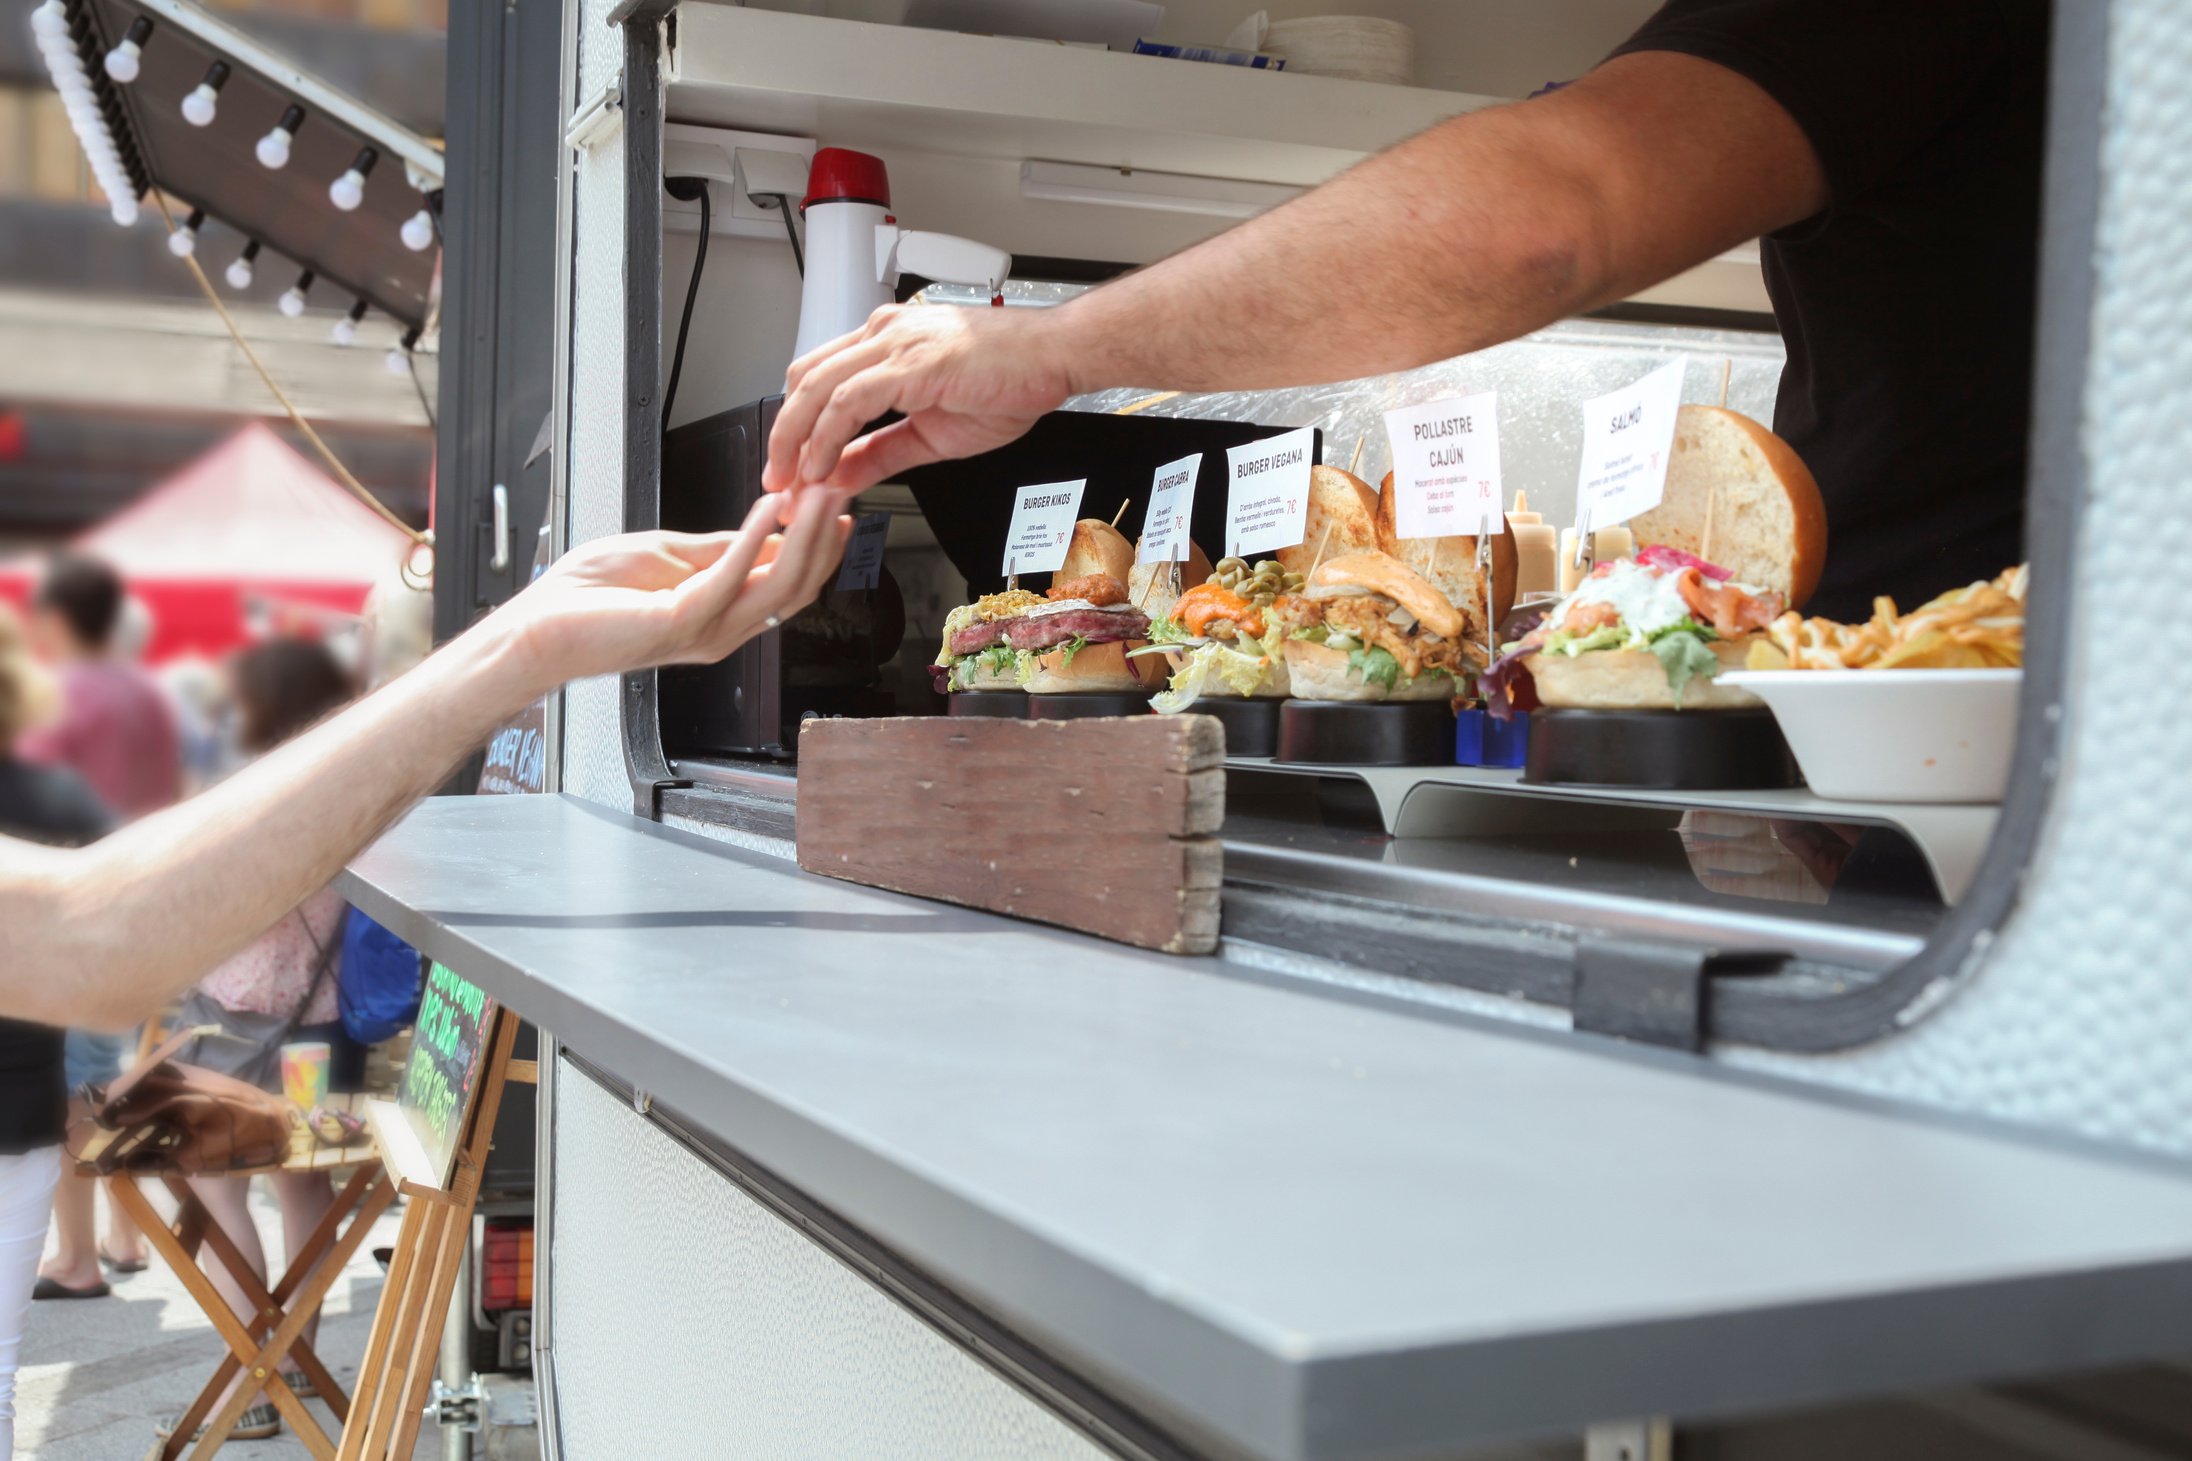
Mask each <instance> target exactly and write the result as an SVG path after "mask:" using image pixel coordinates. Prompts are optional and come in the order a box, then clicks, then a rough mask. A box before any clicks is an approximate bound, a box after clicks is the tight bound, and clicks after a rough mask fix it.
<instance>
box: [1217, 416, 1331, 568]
mask: <svg viewBox="0 0 2192 1461" xmlns="http://www.w3.org/2000/svg"><path fill="white" fill-rule="evenodd" d="M1316 449H1317V433H1316V431H1315V430H1314V428H1311V427H1307V426H1305V427H1303V428H1302V429H1301V430H1299V431H1289V432H1287V433H1286V434H1285V435H1284V436H1269V437H1265V438H1264V439H1263V440H1262V441H1252V442H1249V443H1248V444H1247V445H1245V446H1232V447H1227V448H1226V451H1225V468H1226V471H1225V482H1226V493H1225V524H1226V526H1225V551H1226V553H1227V554H1228V555H1229V556H1231V557H1234V558H1249V557H1253V556H1254V555H1256V554H1258V553H1275V552H1277V551H1278V550H1279V549H1281V548H1291V547H1293V546H1294V545H1295V544H1296V543H1299V542H1300V541H1301V540H1302V535H1303V533H1304V532H1305V531H1306V530H1307V529H1306V524H1307V523H1308V521H1309V469H1310V467H1311V466H1313V465H1314V463H1312V462H1311V461H1310V459H1309V458H1310V456H1311V454H1312V453H1314V452H1315V451H1316Z"/></svg>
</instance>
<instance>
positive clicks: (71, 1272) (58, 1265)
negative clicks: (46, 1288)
mask: <svg viewBox="0 0 2192 1461" xmlns="http://www.w3.org/2000/svg"><path fill="white" fill-rule="evenodd" d="M72 1089H73V1087H72ZM89 1111H90V1108H89V1107H88V1106H86V1105H85V1104H84V1103H83V1102H82V1101H77V1100H72V1101H70V1102H69V1106H68V1114H69V1125H70V1126H71V1127H73V1126H75V1125H76V1123H77V1122H78V1121H80V1120H83V1119H84V1118H85V1117H86V1116H87V1115H88V1113H89ZM98 1190H99V1183H98V1179H97V1178H94V1177H79V1176H77V1175H76V1173H75V1171H74V1170H67V1171H63V1172H62V1173H61V1177H60V1181H59V1182H58V1183H57V1184H56V1185H55V1187H54V1189H53V1237H54V1245H53V1256H52V1257H50V1258H48V1259H46V1260H45V1261H44V1262H43V1263H40V1264H39V1265H38V1276H39V1277H40V1278H50V1279H52V1280H53V1281H54V1282H55V1283H57V1284H59V1285H61V1287H63V1288H66V1289H76V1290H92V1289H97V1288H100V1287H101V1286H103V1285H104V1284H105V1283H106V1276H105V1275H104V1274H102V1273H101V1272H100V1271H99V1232H98ZM43 1243H44V1240H43V1239H40V1244H41V1246H43Z"/></svg>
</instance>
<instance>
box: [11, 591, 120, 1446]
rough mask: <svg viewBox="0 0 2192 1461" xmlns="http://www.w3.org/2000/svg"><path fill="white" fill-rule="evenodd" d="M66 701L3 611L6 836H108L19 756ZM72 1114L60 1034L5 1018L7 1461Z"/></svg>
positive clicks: (49, 777)
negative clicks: (27, 1327)
mask: <svg viewBox="0 0 2192 1461" xmlns="http://www.w3.org/2000/svg"><path fill="white" fill-rule="evenodd" d="M60 700H61V697H60V689H59V686H58V685H56V684H55V682H54V679H53V677H52V676H51V675H50V674H48V673H47V672H46V671H45V670H44V669H43V668H42V667H41V666H40V665H38V664H37V663H36V662H35V661H34V660H33V659H32V658H31V656H30V653H29V650H28V647H27V646H26V645H25V644H24V641H23V636H22V631H21V628H20V626H19V625H18V624H17V622H16V619H15V615H14V614H13V613H12V612H11V611H10V610H9V609H8V607H7V606H6V605H5V604H0V833H5V834H7V835H8V836H10V837H22V838H27V839H29V840H30V841H33V842H43V843H48V844H54V845H60V846H81V845H83V844H84V843H87V842H90V841H92V840H93V839H94V838H97V837H98V836H100V835H101V834H102V833H104V832H105V831H106V829H107V826H108V824H109V822H110V821H111V820H112V818H111V817H110V816H109V815H108V813H107V809H106V808H105V807H104V806H101V805H100V803H99V798H98V797H97V796H96V795H94V794H93V792H92V790H91V788H90V787H88V786H86V785H85V784H84V780H83V778H82V777H80V776H78V775H77V774H76V773H75V772H73V771H68V770H63V769H60V768H57V767H50V766H33V765H30V764H29V763H27V762H25V761H23V760H22V759H20V758H19V757H17V756H16V755H15V753H14V752H15V745H16V743H17V741H18V740H20V739H21V738H22V736H23V734H24V733H25V732H26V731H29V730H31V729H32V728H34V727H35V726H37V725H39V724H41V723H43V722H45V721H47V720H49V719H51V718H52V716H54V715H55V714H56V713H58V711H59V709H60ZM66 1112H67V1088H66V1087H65V1086H64V1085H63V1084H62V1080H61V1032H60V1031H59V1030H56V1029H53V1028H52V1027H50V1026H46V1025H31V1024H24V1023H22V1022H20V1021H16V1020H8V1019H0V1458H4V1457H6V1456H7V1455H9V1453H10V1452H11V1451H12V1450H13V1448H14V1436H15V1369H16V1355H17V1352H18V1350H19V1349H20V1348H21V1346H22V1339H23V1324H24V1320H25V1319H26V1318H27V1317H28V1314H29V1311H30V1302H31V1290H32V1287H33V1285H34V1284H35V1283H36V1282H37V1274H38V1258H39V1255H40V1254H41V1253H42V1252H44V1251H45V1246H46V1219H47V1215H48V1214H49V1213H50V1212H51V1211H52V1208H53V1191H54V1185H55V1183H56V1182H57V1181H58V1179H59V1178H60V1175H61V1166H62V1159H61V1137H62V1133H63V1130H64V1128H65V1126H66V1121H67V1117H66Z"/></svg>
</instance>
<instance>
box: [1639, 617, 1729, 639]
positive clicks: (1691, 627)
mask: <svg viewBox="0 0 2192 1461" xmlns="http://www.w3.org/2000/svg"><path fill="white" fill-rule="evenodd" d="M1670 634H1694V635H1695V636H1697V637H1698V638H1699V639H1702V640H1705V641H1707V642H1708V643H1709V642H1711V641H1712V640H1715V639H1718V638H1719V637H1720V636H1719V635H1717V634H1715V633H1713V631H1712V630H1710V629H1708V628H1706V627H1705V626H1704V625H1702V624H1700V623H1698V622H1697V621H1696V620H1695V619H1677V620H1676V621H1675V622H1674V623H1672V624H1669V625H1668V626H1667V627H1666V628H1664V629H1659V630H1655V631H1653V633H1652V636H1651V639H1652V642H1653V643H1654V644H1657V643H1658V642H1659V641H1660V640H1662V639H1665V638H1666V637H1667V636H1668V635H1670Z"/></svg>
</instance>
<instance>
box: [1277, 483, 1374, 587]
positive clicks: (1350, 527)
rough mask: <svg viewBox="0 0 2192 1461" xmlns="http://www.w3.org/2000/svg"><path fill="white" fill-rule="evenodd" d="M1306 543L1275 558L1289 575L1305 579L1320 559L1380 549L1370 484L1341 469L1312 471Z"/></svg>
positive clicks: (1280, 553) (1306, 522) (1278, 553)
mask: <svg viewBox="0 0 2192 1461" xmlns="http://www.w3.org/2000/svg"><path fill="white" fill-rule="evenodd" d="M1302 525H1303V527H1304V529H1305V531H1304V533H1303V535H1302V540H1301V541H1300V542H1299V543H1296V544H1295V545H1294V546H1293V547H1291V548H1281V549H1279V551H1278V552H1276V553H1274V554H1272V555H1271V556H1272V557H1274V558H1276V559H1278V560H1279V566H1280V567H1281V568H1284V569H1285V570H1286V571H1287V572H1288V573H1298V574H1301V575H1302V576H1303V577H1304V578H1306V577H1308V576H1309V570H1310V569H1311V568H1312V567H1313V566H1314V565H1315V564H1316V562H1317V560H1318V559H1320V558H1338V557H1342V556H1344V555H1346V554H1349V553H1368V552H1372V551H1374V550H1375V549H1376V548H1377V546H1378V494H1377V493H1375V492H1373V491H1371V490H1370V484H1369V483H1368V482H1365V481H1363V480H1362V478H1360V477H1358V476H1356V475H1355V474H1354V473H1352V472H1343V471H1341V470H1340V469H1339V468H1338V467H1311V468H1310V469H1309V511H1308V514H1307V515H1306V516H1305V517H1304V519H1303V524H1302Z"/></svg>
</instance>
